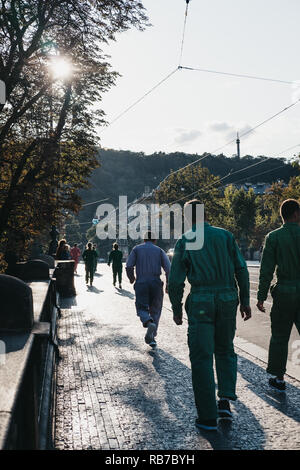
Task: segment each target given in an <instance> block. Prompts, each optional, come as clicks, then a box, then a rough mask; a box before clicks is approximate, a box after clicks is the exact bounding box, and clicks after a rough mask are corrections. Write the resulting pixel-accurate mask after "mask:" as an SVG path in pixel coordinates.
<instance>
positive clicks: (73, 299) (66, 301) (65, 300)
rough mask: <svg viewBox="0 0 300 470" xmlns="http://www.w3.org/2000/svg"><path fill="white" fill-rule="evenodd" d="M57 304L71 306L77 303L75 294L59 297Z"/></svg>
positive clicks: (65, 306)
mask: <svg viewBox="0 0 300 470" xmlns="http://www.w3.org/2000/svg"><path fill="white" fill-rule="evenodd" d="M59 305H60V307H61V308H72V307H73V306H75V305H77V301H76V296H74V297H65V298H60V299H59Z"/></svg>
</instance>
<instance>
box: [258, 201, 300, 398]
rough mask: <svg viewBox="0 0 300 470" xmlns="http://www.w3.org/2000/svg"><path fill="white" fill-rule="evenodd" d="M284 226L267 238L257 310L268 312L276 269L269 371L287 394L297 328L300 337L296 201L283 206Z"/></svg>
mask: <svg viewBox="0 0 300 470" xmlns="http://www.w3.org/2000/svg"><path fill="white" fill-rule="evenodd" d="M280 215H281V218H282V220H283V225H282V226H281V227H280V228H278V229H277V230H273V232H270V233H269V234H268V235H267V236H266V239H265V245H264V250H263V254H262V260H261V264H260V275H259V287H258V293H257V300H258V302H257V307H258V309H259V310H260V311H262V312H264V311H265V308H264V301H265V300H266V298H267V295H268V291H269V288H270V284H271V282H272V279H273V275H274V270H275V269H276V276H277V282H276V284H275V285H273V286H271V295H272V297H273V305H272V309H271V332H272V336H271V340H270V346H269V359H268V367H267V372H268V373H269V374H271V375H274V376H275V377H272V378H270V379H269V384H270V385H271V387H273V388H275V389H277V390H279V391H283V392H284V391H285V388H286V387H285V382H284V379H283V378H284V374H285V371H286V362H287V356H288V343H289V338H290V334H291V330H292V327H293V325H294V324H295V326H296V328H297V330H298V332H299V334H300V227H299V223H300V206H299V204H298V202H297V201H296V200H295V199H287V200H286V201H284V202H283V203H282V204H281V207H280Z"/></svg>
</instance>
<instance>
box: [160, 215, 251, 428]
mask: <svg viewBox="0 0 300 470" xmlns="http://www.w3.org/2000/svg"><path fill="white" fill-rule="evenodd" d="M193 231H195V226H193ZM187 242H189V243H190V242H191V238H190V235H189V233H186V234H184V235H183V237H182V238H181V239H180V240H178V241H177V243H176V246H175V250H174V256H173V260H172V264H171V272H170V277H169V284H168V289H169V296H170V300H171V304H172V309H173V314H174V317H182V297H183V292H184V281H185V278H186V277H187V278H188V281H189V283H190V284H191V291H190V294H189V295H188V297H187V299H186V302H185V309H186V312H187V315H188V345H189V350H190V361H191V368H192V383H193V390H194V395H195V403H196V407H197V411H198V418H199V419H201V420H210V419H216V417H217V405H216V396H215V380H214V371H213V357H214V356H215V362H216V372H217V379H218V396H219V397H223V398H228V399H231V400H235V399H236V393H235V387H236V377H237V358H236V354H235V352H234V347H233V339H234V335H235V329H236V311H237V306H238V303H239V299H240V303H241V304H242V305H244V306H248V305H249V274H248V269H247V265H246V263H245V261H244V259H243V257H242V255H241V253H240V251H239V248H238V246H237V244H236V242H235V239H234V237H233V235H232V234H231V233H230V232H228V231H227V230H223V229H221V228H218V227H212V226H210V225H209V224H208V223H207V222H205V223H204V245H203V247H202V249H198V250H188V249H187V247H186V243H187ZM237 284H238V286H239V298H238V289H237Z"/></svg>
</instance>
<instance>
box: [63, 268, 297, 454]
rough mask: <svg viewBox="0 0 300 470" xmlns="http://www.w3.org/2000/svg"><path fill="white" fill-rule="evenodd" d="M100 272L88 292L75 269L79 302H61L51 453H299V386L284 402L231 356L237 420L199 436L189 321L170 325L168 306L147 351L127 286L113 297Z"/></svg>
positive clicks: (263, 377)
mask: <svg viewBox="0 0 300 470" xmlns="http://www.w3.org/2000/svg"><path fill="white" fill-rule="evenodd" d="M98 271H99V272H100V274H101V276H100V275H97V276H96V279H95V287H93V288H90V289H88V288H87V287H86V286H85V283H84V276H83V266H82V265H81V266H80V270H79V272H80V274H81V275H80V276H78V277H76V288H77V293H78V295H77V296H76V297H74V298H73V299H68V300H66V301H64V303H63V304H62V306H63V310H62V318H61V320H60V323H59V344H60V352H61V355H62V360H61V361H60V363H59V366H58V377H57V403H56V435H55V446H56V448H57V449H76V450H78V449H102V450H104V449H105V450H107V449H122V450H129V449H130V450H132V449H135V450H141V449H147V450H155V449H157V450H158V449H161V450H176V449H187V450H195V449H298V450H299V449H300V424H299V423H300V408H299V404H300V383H299V382H298V381H296V380H292V379H289V378H288V379H287V381H288V385H287V393H286V395H284V394H283V395H282V394H278V393H277V392H276V391H272V390H270V389H269V387H268V385H267V383H266V382H267V374H266V373H265V364H264V363H263V362H261V361H260V360H257V359H255V358H253V357H252V356H250V355H248V354H246V353H245V352H243V351H242V350H240V349H238V348H237V349H236V351H237V353H238V355H239V357H238V369H239V374H238V387H237V394H238V397H239V399H238V400H237V401H236V402H235V403H234V404H233V407H232V408H233V412H234V421H233V423H232V424H228V423H224V424H223V425H221V426H220V427H219V430H218V432H214V433H213V432H210V433H207V432H203V433H200V432H199V431H197V430H196V428H195V426H194V419H195V415H196V413H195V407H194V398H193V391H192V384H191V371H190V363H189V358H188V347H187V338H186V332H187V324H186V322H185V323H184V325H183V326H181V327H178V326H176V325H175V324H174V323H173V321H172V314H171V312H170V310H169V309H168V306H169V304H168V302H167V301H166V308H164V310H163V313H162V318H161V323H160V327H159V334H158V338H157V339H158V349H157V351H156V352H154V351H152V350H151V349H150V348H149V347H148V346H147V345H146V344H145V343H144V335H145V329H144V328H142V326H141V324H140V322H139V320H138V318H137V316H136V313H135V308H134V293H133V292H134V291H133V288H132V286H130V284H129V283H128V282H124V283H123V287H124V289H123V290H122V291H121V290H119V289H116V288H114V287H113V286H112V274H111V271H110V269H109V268H108V267H107V266H106V265H104V264H99V265H98Z"/></svg>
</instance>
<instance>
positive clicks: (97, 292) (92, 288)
mask: <svg viewBox="0 0 300 470" xmlns="http://www.w3.org/2000/svg"><path fill="white" fill-rule="evenodd" d="M86 287H87V290H88V291H89V292H94V293H95V294H100V292H104V291H103V290H101V289H98V288H97V287H95V286H86Z"/></svg>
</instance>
